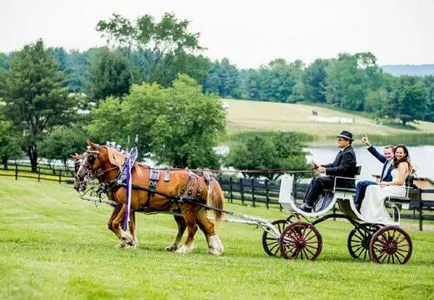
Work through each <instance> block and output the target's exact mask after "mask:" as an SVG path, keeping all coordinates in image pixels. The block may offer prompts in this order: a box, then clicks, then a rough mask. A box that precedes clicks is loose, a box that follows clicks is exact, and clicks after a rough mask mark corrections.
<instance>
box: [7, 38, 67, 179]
mask: <svg viewBox="0 0 434 300" xmlns="http://www.w3.org/2000/svg"><path fill="white" fill-rule="evenodd" d="M5 77H6V78H5V84H4V88H3V91H2V92H3V100H4V101H5V102H6V107H5V110H6V112H7V116H8V118H9V119H10V120H11V121H12V122H13V125H14V126H16V128H17V129H18V130H19V131H20V132H21V133H22V134H23V138H24V147H25V149H26V152H27V154H28V156H29V158H30V162H31V165H32V171H34V172H36V171H37V159H38V152H37V146H36V145H37V142H38V141H40V140H42V138H43V137H44V135H46V134H47V132H48V131H50V130H51V129H52V128H54V127H55V126H57V125H61V124H65V123H67V122H68V121H70V120H71V117H72V116H73V115H74V114H75V111H74V110H73V109H72V108H73V106H74V98H73V97H68V93H67V89H66V88H63V87H62V85H63V81H64V76H63V74H62V73H60V72H58V71H57V64H56V61H55V59H54V57H53V56H52V55H51V53H50V51H48V50H46V49H45V48H44V44H43V42H42V40H38V41H37V42H36V43H34V44H29V45H26V46H24V48H23V50H21V51H19V52H16V53H15V54H14V55H13V58H12V60H11V64H10V68H9V71H8V72H7V73H6V76H5Z"/></svg>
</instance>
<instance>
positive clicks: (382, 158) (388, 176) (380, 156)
mask: <svg viewBox="0 0 434 300" xmlns="http://www.w3.org/2000/svg"><path fill="white" fill-rule="evenodd" d="M368 151H369V152H370V153H371V154H372V155H374V156H375V158H376V159H378V160H379V161H381V162H382V163H383V170H381V178H380V179H381V181H392V180H393V179H392V174H391V172H392V170H393V169H394V168H395V167H394V166H393V164H392V165H391V166H390V168H389V169H388V170H387V172H384V171H386V166H387V164H388V163H389V161H388V160H387V158H386V157H385V156H384V155H383V154H381V153H380V152H378V151H377V149H375V148H374V146H369V147H368Z"/></svg>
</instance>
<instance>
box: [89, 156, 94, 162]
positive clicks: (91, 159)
mask: <svg viewBox="0 0 434 300" xmlns="http://www.w3.org/2000/svg"><path fill="white" fill-rule="evenodd" d="M94 162H95V156H90V157H89V163H91V164H93V163H94Z"/></svg>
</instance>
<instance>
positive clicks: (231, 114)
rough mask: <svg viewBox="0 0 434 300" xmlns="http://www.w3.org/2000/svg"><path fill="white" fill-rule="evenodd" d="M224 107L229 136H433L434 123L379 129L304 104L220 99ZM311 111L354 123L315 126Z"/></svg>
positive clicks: (360, 119) (365, 121)
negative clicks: (344, 132) (269, 133)
mask: <svg viewBox="0 0 434 300" xmlns="http://www.w3.org/2000/svg"><path fill="white" fill-rule="evenodd" d="M223 102H224V103H226V104H228V105H229V107H228V109H227V121H226V125H227V131H228V133H229V134H233V133H238V132H243V131H277V130H286V131H297V132H304V133H308V134H312V135H314V136H316V137H317V138H318V140H319V141H323V140H324V139H326V138H327V137H328V136H333V137H334V136H335V135H336V133H337V132H340V131H342V130H343V129H347V130H349V131H351V132H352V133H353V134H354V135H356V136H361V135H364V134H376V135H400V134H418V133H425V134H426V133H434V123H431V122H420V123H419V124H415V125H414V126H413V128H412V129H411V128H409V129H402V126H401V127H390V126H380V125H377V124H376V123H375V120H373V119H369V118H366V117H363V116H360V115H356V114H353V113H350V112H341V111H337V110H332V109H328V108H325V107H317V106H311V105H304V104H288V103H275V102H260V101H246V100H229V99H224V100H223ZM312 110H316V111H317V112H318V116H320V117H341V118H349V119H351V118H354V120H355V122H354V124H339V123H334V124H333V123H319V122H315V121H311V120H309V117H310V116H311V115H312Z"/></svg>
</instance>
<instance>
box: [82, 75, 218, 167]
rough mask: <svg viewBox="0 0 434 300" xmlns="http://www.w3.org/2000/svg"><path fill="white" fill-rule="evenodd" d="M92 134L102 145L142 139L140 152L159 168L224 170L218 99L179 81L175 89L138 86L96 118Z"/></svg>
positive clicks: (103, 108) (182, 79)
mask: <svg viewBox="0 0 434 300" xmlns="http://www.w3.org/2000/svg"><path fill="white" fill-rule="evenodd" d="M89 131H90V133H91V134H92V135H93V136H95V137H97V138H98V140H99V141H101V142H102V141H105V140H112V141H113V140H114V141H116V142H118V141H119V142H120V143H121V144H125V143H126V142H127V139H128V136H129V137H130V138H131V139H134V137H135V136H136V135H138V137H139V143H138V146H139V150H140V151H141V152H142V153H144V155H145V156H147V157H151V158H152V159H153V160H154V161H156V162H158V163H160V164H167V165H170V166H173V167H179V168H185V167H189V168H199V167H208V168H215V167H219V161H218V157H217V155H216V153H215V151H214V150H213V148H214V147H215V146H217V141H218V138H219V137H220V136H221V135H222V134H224V131H225V112H224V109H223V108H222V105H221V101H220V99H219V98H218V97H216V96H211V95H203V94H202V92H201V87H200V85H198V84H197V83H196V82H195V81H194V80H192V79H191V78H190V77H188V76H187V75H180V76H179V77H178V79H177V80H176V81H174V82H173V85H172V87H169V88H163V87H161V86H160V85H157V84H151V85H149V84H142V85H133V86H132V88H131V92H130V94H129V95H127V96H125V97H124V98H123V101H122V102H120V101H119V100H118V99H114V98H108V99H107V100H105V101H102V102H101V104H100V106H99V107H98V108H97V109H95V110H94V111H93V112H92V123H91V124H90V126H89Z"/></svg>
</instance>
